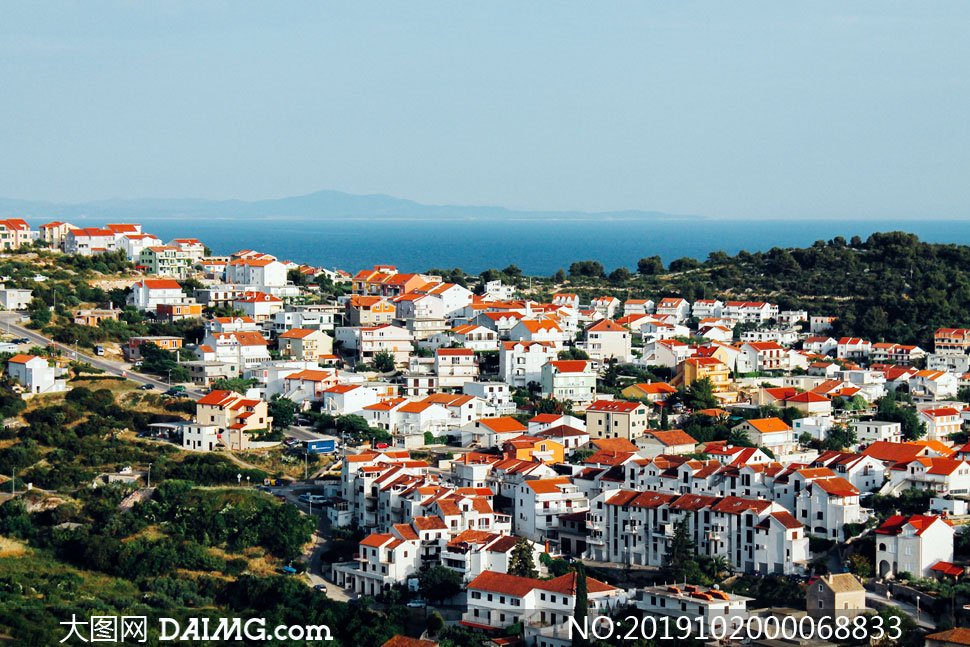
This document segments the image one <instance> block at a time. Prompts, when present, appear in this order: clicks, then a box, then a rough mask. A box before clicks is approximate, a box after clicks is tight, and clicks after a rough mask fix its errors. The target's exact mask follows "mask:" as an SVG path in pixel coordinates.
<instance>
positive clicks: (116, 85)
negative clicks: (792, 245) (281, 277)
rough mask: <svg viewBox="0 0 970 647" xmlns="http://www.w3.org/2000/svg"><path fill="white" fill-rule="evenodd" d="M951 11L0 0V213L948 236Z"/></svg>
mask: <svg viewBox="0 0 970 647" xmlns="http://www.w3.org/2000/svg"><path fill="white" fill-rule="evenodd" d="M968 25H970V3H968V2H965V0H952V1H946V0H941V1H932V0H931V1H928V2H896V1H894V0H876V1H854V2H845V1H844V0H843V1H839V2H824V1H817V2H803V3H794V2H778V1H777V0H764V1H746V0H732V1H731V2H724V1H723V0H712V1H709V2H700V1H692V0H677V1H675V2H671V1H670V0H663V1H651V0H640V1H636V2H633V1H624V0H615V1H613V2H569V1H559V0H557V1H554V2H552V1H535V2H501V1H489V2H454V1H453V0H452V1H442V2H431V1H421V0H414V1H408V2H400V1H399V0H395V1H388V2H368V1H366V0H354V1H353V2H341V3H337V2H310V1H300V0H291V1H289V2H265V1H258V2H247V1H242V0H233V1H231V2H230V1H229V0H226V1H216V0H212V1H205V0H192V1H184V2H183V1H180V0H169V1H162V2H141V1H135V0H129V1H120V0H119V1H99V0H87V1H85V2H76V1H74V0H70V1H65V2H58V1H54V0H33V1H31V2H3V3H0V196H3V197H8V198H22V199H31V200H49V201H56V202H75V201H87V200H98V199H108V198H140V197H162V198H176V197H200V198H212V199H227V198H236V199H243V200H257V199H267V198H275V197H284V196H291V195H300V194H305V193H310V192H313V191H317V190H320V189H335V190H340V191H346V192H349V193H386V194H389V195H393V196H396V197H401V198H409V199H413V200H417V201H420V202H425V203H429V204H488V205H501V206H506V207H510V208H516V209H543V210H545V209H568V210H572V209H581V210H589V211H601V210H618V209H645V210H659V211H666V212H669V213H675V214H695V215H702V216H707V217H711V218H970V182H968V181H967V179H968V177H970V111H968V108H970V38H968V36H967V28H968Z"/></svg>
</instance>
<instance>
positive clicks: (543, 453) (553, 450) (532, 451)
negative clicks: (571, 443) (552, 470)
mask: <svg viewBox="0 0 970 647" xmlns="http://www.w3.org/2000/svg"><path fill="white" fill-rule="evenodd" d="M502 454H503V455H504V456H505V458H517V459H519V460H522V461H533V460H538V461H541V462H543V463H550V464H551V463H562V462H564V461H565V449H564V448H563V446H562V444H561V443H557V442H556V441H554V440H549V439H547V438H539V437H538V436H529V435H526V434H523V435H521V436H516V437H515V438H513V439H512V440H508V441H506V442H505V444H504V445H502Z"/></svg>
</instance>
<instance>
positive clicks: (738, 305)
mask: <svg viewBox="0 0 970 647" xmlns="http://www.w3.org/2000/svg"><path fill="white" fill-rule="evenodd" d="M721 316H722V317H724V318H725V319H731V320H733V321H736V322H739V323H755V324H761V323H764V322H766V321H768V320H769V319H777V318H778V306H776V305H774V304H771V303H765V302H763V301H726V302H725V303H724V307H723V308H722V310H721Z"/></svg>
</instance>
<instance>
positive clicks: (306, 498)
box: [296, 494, 312, 503]
mask: <svg viewBox="0 0 970 647" xmlns="http://www.w3.org/2000/svg"><path fill="white" fill-rule="evenodd" d="M296 500H297V501H300V502H302V503H310V501H312V499H311V498H310V495H309V494H301V495H300V496H298V497H296Z"/></svg>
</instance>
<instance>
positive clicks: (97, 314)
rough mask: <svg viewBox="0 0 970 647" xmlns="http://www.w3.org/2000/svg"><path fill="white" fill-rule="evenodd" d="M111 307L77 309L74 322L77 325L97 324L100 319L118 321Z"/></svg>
mask: <svg viewBox="0 0 970 647" xmlns="http://www.w3.org/2000/svg"><path fill="white" fill-rule="evenodd" d="M120 312H121V310H115V309H114V308H113V307H112V308H109V309H107V310H95V309H92V310H78V311H76V312H75V313H74V323H75V324H77V325H78V326H97V325H98V324H99V323H101V322H102V321H118V313H120Z"/></svg>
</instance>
